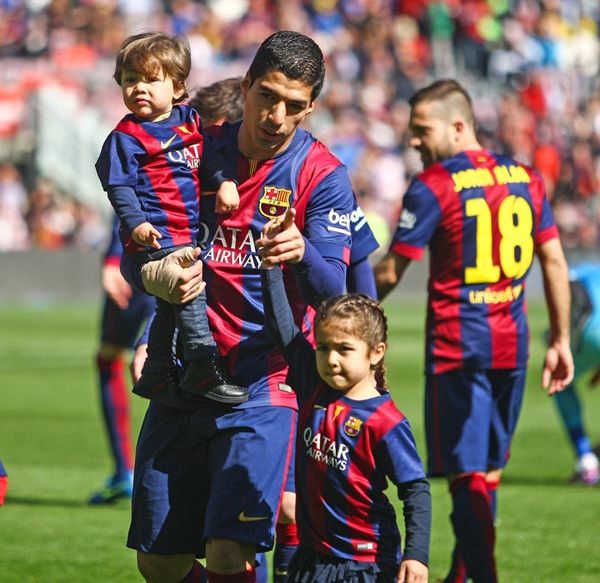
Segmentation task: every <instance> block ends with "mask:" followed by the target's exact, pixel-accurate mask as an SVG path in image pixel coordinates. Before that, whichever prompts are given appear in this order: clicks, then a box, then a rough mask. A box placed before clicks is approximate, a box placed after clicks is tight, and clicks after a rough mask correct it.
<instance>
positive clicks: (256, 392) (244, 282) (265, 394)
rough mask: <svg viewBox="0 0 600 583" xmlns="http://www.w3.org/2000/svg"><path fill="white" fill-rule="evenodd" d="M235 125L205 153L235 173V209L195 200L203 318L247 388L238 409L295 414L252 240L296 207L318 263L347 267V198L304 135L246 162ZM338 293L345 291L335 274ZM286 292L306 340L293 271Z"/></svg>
mask: <svg viewBox="0 0 600 583" xmlns="http://www.w3.org/2000/svg"><path fill="white" fill-rule="evenodd" d="M238 129H239V123H238V124H233V125H232V124H224V125H223V126H215V127H212V128H210V129H209V130H208V131H210V132H212V136H211V142H212V143H211V147H210V148H209V149H207V150H206V152H205V155H206V156H207V157H209V156H210V155H211V152H216V153H217V154H219V155H222V156H224V157H225V158H226V161H227V162H228V163H229V164H230V166H231V167H232V168H235V169H236V173H237V177H236V180H237V183H238V191H239V194H240V205H239V208H238V210H236V211H234V212H232V213H230V214H228V215H219V214H217V213H215V212H214V204H215V201H214V199H215V197H214V196H205V193H204V192H203V195H202V197H201V212H200V215H201V222H200V233H199V243H200V244H201V246H202V247H203V253H202V259H203V261H204V273H203V276H204V279H205V281H206V293H207V302H208V317H209V322H210V325H211V330H212V332H213V335H214V338H215V340H216V342H217V344H218V346H219V349H220V350H221V352H222V354H223V355H226V356H227V361H228V366H229V372H230V374H231V376H232V377H233V379H234V380H235V381H236V382H237V383H238V384H240V385H243V386H248V387H249V388H250V399H249V401H248V402H247V403H245V404H244V405H241V406H240V407H252V406H264V405H271V404H274V405H284V406H290V407H296V399H295V395H294V393H293V391H292V390H291V389H290V388H289V387H288V385H287V384H286V376H287V364H286V363H285V360H284V359H283V356H282V354H281V352H280V351H279V349H278V348H277V347H276V346H275V344H274V343H273V341H272V340H271V338H270V337H269V336H268V335H267V334H266V333H265V332H264V330H263V326H264V307H263V299H262V291H261V281H260V265H261V260H260V256H259V253H258V249H257V247H256V241H257V239H258V238H260V236H261V232H262V229H263V227H264V225H265V224H266V223H267V222H268V221H269V220H270V219H272V218H273V217H276V216H279V215H282V214H284V213H285V212H286V210H287V209H288V208H290V207H291V206H293V207H295V208H296V212H297V214H296V224H297V226H298V228H299V229H300V231H301V232H302V233H303V235H304V237H305V238H306V239H307V240H308V241H309V242H310V243H311V244H312V245H313V246H314V247H315V248H316V250H317V251H318V252H319V253H320V255H321V256H322V257H324V258H325V259H328V258H331V259H333V260H337V261H341V262H343V263H344V264H346V265H347V264H348V261H349V256H350V244H351V238H350V236H351V233H350V214H351V212H352V208H353V194H352V187H351V185H350V180H349V177H348V173H347V171H346V168H345V166H343V165H342V163H341V162H340V161H339V160H338V159H337V158H336V157H335V156H333V154H331V153H330V152H329V150H328V149H327V148H326V147H325V146H324V145H323V144H322V143H320V142H319V141H317V140H316V139H315V138H314V137H313V136H311V135H310V134H309V133H308V132H306V131H304V130H301V129H299V130H297V131H296V133H295V135H294V137H293V139H292V141H291V143H290V145H289V146H288V148H287V149H286V150H285V151H284V152H282V153H280V154H278V155H277V156H275V157H273V158H271V159H269V160H264V161H259V162H257V161H255V160H249V159H247V158H245V157H244V156H242V154H241V153H240V152H239V150H238V145H237V133H238ZM340 275H341V279H340V282H339V293H342V292H343V290H344V285H345V273H344V274H340ZM286 288H287V294H288V297H289V299H290V303H291V304H292V306H293V309H294V314H295V316H296V319H297V322H298V323H299V324H300V325H302V327H303V329H305V330H306V332H307V334H308V333H309V332H310V327H311V319H310V317H308V314H307V311H308V308H307V306H306V304H305V302H304V301H303V299H302V297H301V295H300V292H299V289H298V285H297V283H296V273H295V270H294V268H289V269H286Z"/></svg>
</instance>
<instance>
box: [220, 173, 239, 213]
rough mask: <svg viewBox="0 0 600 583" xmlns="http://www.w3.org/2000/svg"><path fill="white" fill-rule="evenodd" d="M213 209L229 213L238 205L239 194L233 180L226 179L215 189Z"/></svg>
mask: <svg viewBox="0 0 600 583" xmlns="http://www.w3.org/2000/svg"><path fill="white" fill-rule="evenodd" d="M216 196H217V200H216V201H215V211H217V212H218V213H230V212H232V211H235V210H237V208H238V207H239V206H240V194H239V192H238V189H237V185H236V183H235V182H233V180H226V181H225V182H223V183H222V184H221V186H219V190H217V195H216Z"/></svg>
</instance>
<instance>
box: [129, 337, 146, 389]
mask: <svg viewBox="0 0 600 583" xmlns="http://www.w3.org/2000/svg"><path fill="white" fill-rule="evenodd" d="M147 356H148V345H147V344H140V345H139V346H138V347H137V348H136V349H135V350H134V352H133V357H132V358H131V363H130V364H129V372H130V373H131V378H132V379H133V384H135V383H137V382H138V381H139V380H140V377H141V376H142V369H143V368H144V363H145V362H146V357H147Z"/></svg>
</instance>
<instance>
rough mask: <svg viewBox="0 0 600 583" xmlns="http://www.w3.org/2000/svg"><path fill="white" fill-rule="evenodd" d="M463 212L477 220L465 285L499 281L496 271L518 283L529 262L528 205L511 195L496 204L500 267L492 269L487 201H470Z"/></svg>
mask: <svg viewBox="0 0 600 583" xmlns="http://www.w3.org/2000/svg"><path fill="white" fill-rule="evenodd" d="M465 212H466V215H467V216H468V217H475V219H476V220H477V224H476V230H475V265H474V266H472V267H467V268H466V269H465V283H495V282H496V281H499V280H500V269H502V271H503V272H504V275H505V276H506V277H511V278H515V279H518V278H520V277H522V276H523V275H525V273H527V270H528V269H529V267H530V266H531V262H532V261H533V250H534V244H533V238H532V236H531V231H532V227H533V214H532V212H531V207H530V206H529V203H528V202H527V201H526V200H525V199H524V198H522V197H519V196H515V195H514V194H511V195H510V196H507V197H506V198H505V199H504V200H503V201H502V203H501V204H500V207H499V209H498V230H499V231H500V245H499V248H498V252H499V255H500V265H495V264H494V261H493V256H492V246H493V241H492V211H491V210H490V207H489V205H488V203H487V201H486V200H485V199H484V198H471V199H469V200H467V201H466V204H465ZM515 218H516V221H515ZM517 249H519V256H518V258H517Z"/></svg>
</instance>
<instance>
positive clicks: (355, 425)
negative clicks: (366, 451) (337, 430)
mask: <svg viewBox="0 0 600 583" xmlns="http://www.w3.org/2000/svg"><path fill="white" fill-rule="evenodd" d="M362 424H363V420H362V419H357V418H356V417H352V415H350V417H348V419H346V423H344V433H345V434H346V435H349V436H350V437H356V436H357V435H358V434H359V433H360V428H361V427H362Z"/></svg>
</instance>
